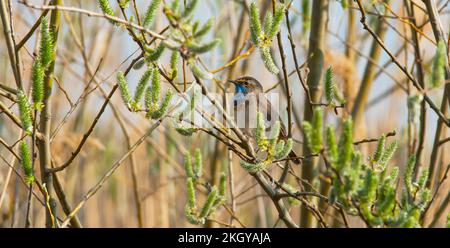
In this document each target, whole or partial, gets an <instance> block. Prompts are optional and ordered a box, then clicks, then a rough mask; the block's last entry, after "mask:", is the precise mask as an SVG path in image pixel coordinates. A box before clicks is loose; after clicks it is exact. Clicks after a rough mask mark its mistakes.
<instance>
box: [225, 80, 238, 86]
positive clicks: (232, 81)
mask: <svg viewBox="0 0 450 248" xmlns="http://www.w3.org/2000/svg"><path fill="white" fill-rule="evenodd" d="M227 82H230V83H232V84H234V85H236V84H237V83H236V81H234V80H231V79H228V80H227Z"/></svg>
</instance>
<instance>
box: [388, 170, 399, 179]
mask: <svg viewBox="0 0 450 248" xmlns="http://www.w3.org/2000/svg"><path fill="white" fill-rule="evenodd" d="M398 172H399V169H398V167H394V168H392V171H391V175H390V176H389V177H390V178H391V180H392V182H394V181H395V180H396V179H397V176H398Z"/></svg>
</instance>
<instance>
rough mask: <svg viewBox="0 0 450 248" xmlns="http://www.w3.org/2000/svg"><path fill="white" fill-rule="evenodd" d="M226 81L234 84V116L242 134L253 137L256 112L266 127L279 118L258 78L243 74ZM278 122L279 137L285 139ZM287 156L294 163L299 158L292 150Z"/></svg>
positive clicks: (282, 126) (282, 128) (284, 132)
mask: <svg viewBox="0 0 450 248" xmlns="http://www.w3.org/2000/svg"><path fill="white" fill-rule="evenodd" d="M228 82H230V83H232V84H234V86H235V91H234V96H233V106H234V116H235V120H236V122H237V124H238V126H239V127H240V129H241V130H242V132H243V133H244V134H246V135H247V136H249V137H250V138H253V137H254V130H255V128H256V126H255V124H256V113H257V112H261V113H262V114H263V115H264V117H265V118H264V119H265V123H264V124H265V126H266V127H269V128H270V127H272V126H273V125H274V124H275V122H276V121H277V120H280V116H279V114H278V112H277V110H276V109H273V108H272V106H273V105H272V104H271V103H270V100H269V99H267V98H266V95H265V94H264V88H263V86H262V85H261V83H260V82H258V80H256V79H255V78H253V77H250V76H244V77H240V78H237V79H235V80H228ZM252 103H254V105H252ZM249 105H250V106H249ZM255 107H256V109H255ZM280 123H281V130H280V134H279V138H280V139H282V140H286V139H287V138H288V137H287V135H286V131H285V128H284V125H283V122H281V120H280ZM253 140H254V139H253ZM253 142H254V141H253ZM289 158H291V159H292V161H293V162H294V163H296V164H299V163H300V160H299V158H298V157H297V155H296V154H295V152H294V151H291V153H290V154H289Z"/></svg>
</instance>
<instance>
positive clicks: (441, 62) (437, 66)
mask: <svg viewBox="0 0 450 248" xmlns="http://www.w3.org/2000/svg"><path fill="white" fill-rule="evenodd" d="M446 54H447V52H446V48H445V42H444V41H443V40H439V42H438V45H437V49H436V55H435V56H434V59H433V71H432V73H431V87H433V88H436V87H439V86H441V84H442V82H444V80H445V56H447V55H446Z"/></svg>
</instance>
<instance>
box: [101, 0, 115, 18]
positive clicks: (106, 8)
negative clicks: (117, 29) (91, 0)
mask: <svg viewBox="0 0 450 248" xmlns="http://www.w3.org/2000/svg"><path fill="white" fill-rule="evenodd" d="M98 3H99V5H100V8H101V9H102V11H103V13H104V14H105V15H110V16H114V10H113V9H112V8H111V6H110V5H109V1H108V0H99V1H98Z"/></svg>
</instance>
